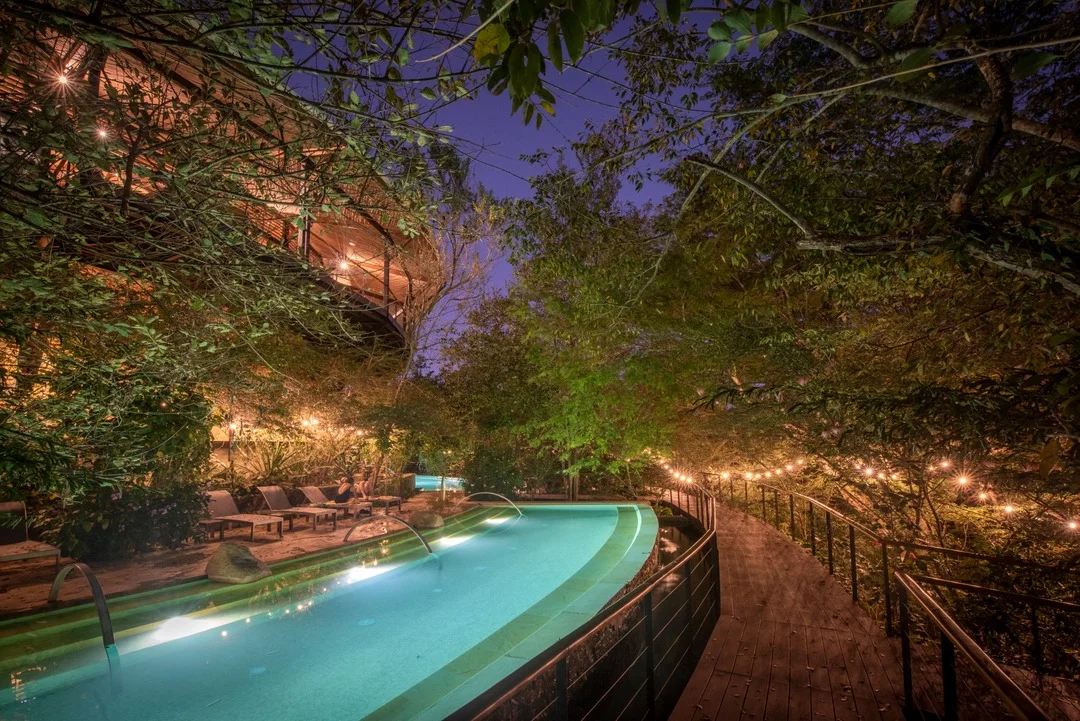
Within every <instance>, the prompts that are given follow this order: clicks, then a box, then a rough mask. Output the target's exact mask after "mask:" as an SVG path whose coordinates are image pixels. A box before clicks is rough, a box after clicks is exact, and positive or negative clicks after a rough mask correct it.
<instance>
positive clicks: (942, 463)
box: [941, 458, 950, 468]
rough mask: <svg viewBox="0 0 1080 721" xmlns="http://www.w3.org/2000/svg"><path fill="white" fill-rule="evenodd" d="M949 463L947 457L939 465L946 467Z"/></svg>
mask: <svg viewBox="0 0 1080 721" xmlns="http://www.w3.org/2000/svg"><path fill="white" fill-rule="evenodd" d="M949 465H950V464H949V459H948V458H946V459H945V460H944V461H942V462H941V467H942V468H948V467H949Z"/></svg>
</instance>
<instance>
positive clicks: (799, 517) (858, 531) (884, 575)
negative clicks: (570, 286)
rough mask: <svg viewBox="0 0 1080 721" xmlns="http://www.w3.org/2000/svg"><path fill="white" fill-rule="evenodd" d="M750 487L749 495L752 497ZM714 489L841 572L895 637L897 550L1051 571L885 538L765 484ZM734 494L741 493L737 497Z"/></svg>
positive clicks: (1002, 558) (812, 500) (1013, 560)
mask: <svg viewBox="0 0 1080 721" xmlns="http://www.w3.org/2000/svg"><path fill="white" fill-rule="evenodd" d="M725 486H726V488H725ZM751 488H753V491H754V494H753V496H752V495H751ZM718 490H720V492H721V493H720V495H721V498H723V496H724V494H723V491H724V490H726V491H727V498H728V501H729V502H731V503H733V504H734V505H735V506H736V507H741V508H742V510H743V511H745V512H746V513H748V514H750V515H753V516H756V517H759V518H760V519H761V520H762V521H764V522H765V523H770V522H771V523H772V524H773V525H774V526H775V527H776V529H777V530H784V529H785V528H786V530H787V532H788V533H789V534H790V536H791V540H793V541H795V542H797V543H801V544H803V545H805V546H808V547H809V548H810V553H811V554H812V555H813V556H814V557H815V558H819V560H821V561H822V562H823V563H824V564H826V565H827V566H828V568H829V573H830V574H833V575H836V574H837V569H838V568H840V570H841V571H842V573H841V574H840V575H841V577H842V578H843V580H844V581H846V582H847V584H848V585H849V586H850V589H851V599H852V600H853V601H854V602H855V603H861V605H863V606H864V607H865V608H866V609H867V611H869V612H871V614H872V615H877V616H878V618H879V619H880V620H881V621H882V622H883V624H884V626H885V632H886V633H887V634H888V635H890V636H893V635H895V630H896V629H895V627H894V608H893V596H894V593H893V590H894V589H893V578H892V575H891V573H890V571H891V570H894V569H895V567H896V566H897V565H898V564H899V559H897V558H895V555H896V553H898V552H900V551H909V552H914V553H921V554H926V555H930V556H937V557H942V558H952V559H960V560H966V561H976V562H985V563H990V564H994V565H998V566H1016V567H1025V568H1029V569H1034V570H1043V571H1048V572H1049V571H1054V570H1056V569H1053V568H1051V567H1047V566H1041V565H1040V564H1037V563H1033V562H1031V561H1027V560H1024V559H1020V558H1013V557H1010V556H991V555H986V554H981V553H974V552H972V551H963V550H960V549H955V548H946V547H943V546H935V545H932V544H928V543H918V542H908V541H901V540H897V539H893V538H889V537H888V536H883V535H882V534H880V533H877V532H875V531H874V530H873V529H871V528H868V527H867V526H866V525H864V524H862V523H860V522H858V521H856V520H854V519H852V518H849V517H848V516H845V515H844V514H843V513H842V512H840V511H838V510H836V509H835V508H833V507H831V506H829V505H828V504H826V503H824V502H822V501H819V500H818V499H816V498H813V497H811V496H807V495H805V494H802V493H798V492H796V491H791V490H787V489H784V488H777V487H776V486H771V485H768V484H766V483H756V482H755V483H753V484H751V483H750V482H749V481H746V482H744V483H743V487H742V489H738V488H737V486H736V485H735V481H734V479H729V480H728V482H727V483H726V484H725V483H721V484H720V485H719V487H718ZM739 490H741V491H742V493H739ZM784 496H786V497H787V498H786V500H787V503H786V504H783V505H784V506H786V507H785V508H783V510H781V501H780V499H781V498H782V497H784ZM759 511H760V512H759ZM836 523H839V524H840V525H841V526H842V527H844V528H846V532H845V530H844V529H843V528H842V529H841V530H840V535H841V536H846V538H842V539H841V540H840V545H841V549H840V552H839V554H838V553H837V548H836V546H837V543H836V539H835V535H836V534H835V533H834V529H833V526H834V525H835V524H836ZM819 539H820V540H822V541H824V544H823V545H824V558H820V555H819V545H822V544H819ZM860 545H861V548H860V547H859V546H860ZM840 560H842V561H843V567H840V565H839V561H840ZM860 561H861V565H860ZM875 579H876V580H875ZM860 587H861V590H860Z"/></svg>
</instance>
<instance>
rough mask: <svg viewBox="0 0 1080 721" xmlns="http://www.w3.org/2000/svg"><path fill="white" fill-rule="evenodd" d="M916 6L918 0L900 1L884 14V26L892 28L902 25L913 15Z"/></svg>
mask: <svg viewBox="0 0 1080 721" xmlns="http://www.w3.org/2000/svg"><path fill="white" fill-rule="evenodd" d="M918 4H919V0H900V2H898V3H896V4H895V5H893V6H892V7H891V8H889V12H888V13H886V14H885V24H886V25H888V26H889V27H892V28H895V27H897V26H898V25H903V24H904V23H906V22H907V21H908V20H910V19H911V16H912V15H914V14H915V7H916V6H917V5H918Z"/></svg>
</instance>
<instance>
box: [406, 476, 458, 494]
mask: <svg viewBox="0 0 1080 721" xmlns="http://www.w3.org/2000/svg"><path fill="white" fill-rule="evenodd" d="M443 481H445V482H446V490H448V491H460V490H461V488H462V484H464V483H465V479H464V478H454V477H452V476H445V477H441V476H421V475H417V476H416V490H418V491H437V490H439V488H440V487H441V486H440V484H441V483H442V482H443Z"/></svg>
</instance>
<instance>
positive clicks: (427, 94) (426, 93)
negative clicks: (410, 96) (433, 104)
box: [420, 88, 436, 100]
mask: <svg viewBox="0 0 1080 721" xmlns="http://www.w3.org/2000/svg"><path fill="white" fill-rule="evenodd" d="M420 95H422V96H423V97H424V98H425V99H427V100H434V99H435V97H436V96H435V91H434V90H432V89H431V88H424V89H423V90H421V91H420Z"/></svg>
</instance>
